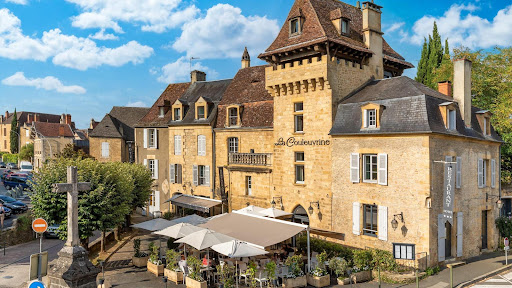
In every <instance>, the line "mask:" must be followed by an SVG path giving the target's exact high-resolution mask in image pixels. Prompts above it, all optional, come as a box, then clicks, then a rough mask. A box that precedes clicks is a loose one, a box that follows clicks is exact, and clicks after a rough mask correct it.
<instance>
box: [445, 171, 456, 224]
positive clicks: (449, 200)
mask: <svg viewBox="0 0 512 288" xmlns="http://www.w3.org/2000/svg"><path fill="white" fill-rule="evenodd" d="M453 171H454V170H453V164H452V163H446V164H445V165H444V185H443V189H444V192H443V217H444V219H446V220H447V221H448V222H450V224H452V225H453V197H454V194H453V191H454V187H453V186H454V184H455V183H454V178H453Z"/></svg>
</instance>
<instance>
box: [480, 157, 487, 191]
mask: <svg viewBox="0 0 512 288" xmlns="http://www.w3.org/2000/svg"><path fill="white" fill-rule="evenodd" d="M488 167H489V160H487V159H478V188H484V187H486V186H487V168H488Z"/></svg>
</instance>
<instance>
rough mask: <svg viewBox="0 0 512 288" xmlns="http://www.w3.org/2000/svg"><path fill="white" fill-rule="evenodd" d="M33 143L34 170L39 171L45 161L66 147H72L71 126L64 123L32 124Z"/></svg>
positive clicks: (72, 135)
mask: <svg viewBox="0 0 512 288" xmlns="http://www.w3.org/2000/svg"><path fill="white" fill-rule="evenodd" d="M31 133H32V135H33V141H34V169H40V168H41V167H42V166H43V164H44V163H46V162H47V160H49V159H52V158H53V157H55V156H56V155H58V154H59V153H61V152H62V150H63V149H64V148H65V147H66V145H73V141H74V139H75V134H74V133H73V129H72V128H71V125H69V124H64V123H62V124H61V123H47V122H34V123H32V132H31Z"/></svg>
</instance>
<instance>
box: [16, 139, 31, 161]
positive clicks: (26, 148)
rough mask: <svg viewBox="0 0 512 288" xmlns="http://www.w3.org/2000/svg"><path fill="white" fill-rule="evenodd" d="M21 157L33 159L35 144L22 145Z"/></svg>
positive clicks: (21, 158) (28, 159)
mask: <svg viewBox="0 0 512 288" xmlns="http://www.w3.org/2000/svg"><path fill="white" fill-rule="evenodd" d="M19 158H20V160H27V161H31V160H32V159H33V158H34V144H33V143H29V144H27V145H25V146H23V147H21V151H20V154H19Z"/></svg>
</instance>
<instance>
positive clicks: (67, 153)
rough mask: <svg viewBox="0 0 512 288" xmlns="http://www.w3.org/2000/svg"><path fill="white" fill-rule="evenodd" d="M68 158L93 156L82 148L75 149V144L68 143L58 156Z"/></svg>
mask: <svg viewBox="0 0 512 288" xmlns="http://www.w3.org/2000/svg"><path fill="white" fill-rule="evenodd" d="M60 157H62V158H67V159H86V158H92V157H91V156H90V155H88V154H86V153H85V152H84V151H83V150H82V149H78V150H75V146H74V145H73V144H66V146H65V147H64V149H62V152H60V153H59V154H57V158H60Z"/></svg>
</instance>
